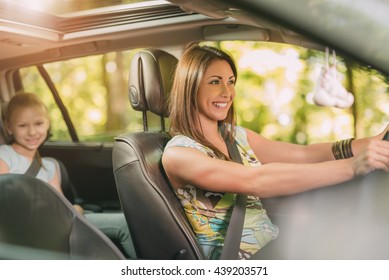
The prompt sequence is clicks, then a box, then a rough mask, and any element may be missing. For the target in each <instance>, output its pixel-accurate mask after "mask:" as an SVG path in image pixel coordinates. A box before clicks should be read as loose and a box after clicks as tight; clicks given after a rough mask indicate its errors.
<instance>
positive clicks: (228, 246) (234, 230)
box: [220, 139, 247, 260]
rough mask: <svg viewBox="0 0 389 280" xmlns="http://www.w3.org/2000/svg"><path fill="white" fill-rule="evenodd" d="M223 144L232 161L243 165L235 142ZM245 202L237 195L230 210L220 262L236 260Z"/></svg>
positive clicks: (245, 197)
mask: <svg viewBox="0 0 389 280" xmlns="http://www.w3.org/2000/svg"><path fill="white" fill-rule="evenodd" d="M225 143H226V145H227V149H228V152H229V154H230V157H231V158H232V160H233V161H235V162H237V163H241V164H243V162H242V158H241V157H240V153H239V150H238V147H237V145H236V142H235V141H234V142H233V143H231V142H230V141H229V140H227V139H225ZM246 202H247V196H246V195H242V194H237V196H236V202H235V206H234V209H233V210H232V214H231V219H230V223H229V226H228V229H227V233H226V237H225V239H224V246H223V250H222V253H221V256H220V259H221V260H236V259H238V253H239V248H240V242H241V239H242V230H243V224H244V217H245V213H246Z"/></svg>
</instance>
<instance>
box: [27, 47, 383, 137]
mask: <svg viewBox="0 0 389 280" xmlns="http://www.w3.org/2000/svg"><path fill="white" fill-rule="evenodd" d="M203 44H208V45H217V46H218V47H221V48H223V49H225V50H227V51H229V52H230V53H231V54H232V55H233V56H234V58H235V59H236V61H237V65H238V70H239V77H238V83H237V85H236V91H237V93H238V94H237V97H236V101H235V104H236V107H237V117H238V123H239V124H240V125H242V126H245V127H248V128H250V129H252V130H254V131H257V132H260V133H261V134H262V135H263V136H265V137H268V138H271V139H275V140H282V141H289V142H292V143H299V144H307V143H313V142H318V141H334V140H335V139H342V138H348V137H354V136H357V137H364V136H367V135H372V134H375V133H377V132H378V131H380V130H381V129H382V127H381V125H380V124H382V125H384V124H385V123H387V122H388V121H389V119H388V116H389V114H388V113H389V112H388V109H387V108H389V106H387V105H388V104H389V96H388V94H387V91H388V90H387V84H386V80H385V76H383V75H381V74H380V73H379V72H377V71H374V70H372V69H370V68H369V67H367V66H362V65H359V64H356V63H355V62H354V61H351V60H346V59H344V58H342V57H341V56H339V55H338V56H336V58H337V59H336V65H337V69H338V78H339V80H340V81H341V82H342V84H343V85H344V86H345V87H346V88H347V89H348V90H349V91H351V92H353V94H354V97H355V103H354V105H353V106H352V107H351V108H349V109H338V108H330V107H318V106H317V105H315V104H314V103H313V101H312V98H313V94H314V91H315V86H316V84H317V79H318V76H319V73H320V71H321V67H322V66H323V65H324V64H325V63H326V61H325V54H324V53H323V52H321V51H315V50H311V49H306V48H303V47H297V46H292V45H288V44H281V43H269V42H250V41H223V42H203ZM135 51H136V50H129V51H123V52H112V53H106V54H103V55H93V56H88V57H83V58H76V59H71V60H66V61H60V62H53V63H47V64H45V65H44V68H45V69H46V71H47V72H48V74H49V76H50V78H51V80H52V82H53V83H54V85H55V87H56V89H57V91H58V92H59V95H60V97H61V99H62V101H63V103H64V104H65V106H66V108H67V110H68V113H69V114H70V118H71V119H72V121H73V125H74V127H75V129H76V132H77V135H78V138H79V140H80V141H98V142H113V140H114V137H115V136H117V135H119V134H122V133H125V132H131V131H140V130H143V126H142V123H143V122H142V114H141V113H140V112H136V111H134V110H133V109H132V108H131V106H130V104H129V102H128V95H127V91H128V89H127V83H128V68H129V62H130V60H131V57H132V55H133V54H134V53H135ZM21 77H22V81H23V86H24V89H25V90H26V91H31V92H36V93H38V94H40V95H41V96H42V98H43V99H44V101H45V102H46V104H47V105H48V107H49V110H50V116H51V120H52V127H51V130H52V131H51V132H52V137H51V138H50V140H51V141H71V138H70V135H69V132H68V128H67V126H66V124H65V122H64V121H63V118H62V115H61V112H60V110H59V108H58V106H57V105H56V104H55V102H54V99H53V96H52V93H51V92H50V90H49V88H48V87H47V85H46V82H45V81H44V79H43V78H42V77H41V76H40V74H39V72H38V70H37V68H36V67H26V68H23V69H21ZM148 118H149V126H150V129H151V130H156V129H159V128H160V122H159V118H157V117H156V116H154V115H153V114H149V115H148Z"/></svg>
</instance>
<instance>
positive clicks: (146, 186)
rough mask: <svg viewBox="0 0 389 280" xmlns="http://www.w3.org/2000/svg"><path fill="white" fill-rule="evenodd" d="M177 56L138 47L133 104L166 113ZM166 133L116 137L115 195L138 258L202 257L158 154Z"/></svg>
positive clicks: (132, 69) (133, 65) (132, 74)
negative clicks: (139, 49) (116, 192)
mask: <svg viewBox="0 0 389 280" xmlns="http://www.w3.org/2000/svg"><path fill="white" fill-rule="evenodd" d="M176 63H177V59H176V58H175V57H174V56H172V55H170V54H168V53H166V52H164V51H161V50H153V49H149V50H144V51H140V52H139V53H138V54H136V55H135V56H134V58H133V61H132V63H131V67H130V81H129V88H130V89H129V92H130V96H129V97H130V102H131V105H132V106H133V108H134V109H135V110H138V111H143V112H145V111H151V112H152V113H154V114H157V115H159V116H167V115H168V112H167V111H166V110H167V107H166V98H167V96H168V94H169V92H170V89H171V83H172V78H173V73H174V69H175V65H176ZM169 139H170V136H169V135H168V134H167V133H166V132H164V131H161V132H149V131H143V132H136V133H128V134H125V135H121V136H119V137H117V138H116V142H115V144H114V147H113V169H114V176H115V180H116V186H117V189H118V193H119V199H120V202H121V204H122V208H123V212H124V215H125V217H126V220H127V224H128V226H129V229H130V232H131V235H132V240H133V242H134V247H135V250H136V253H137V256H138V257H139V258H141V259H204V255H203V252H202V250H201V248H200V247H199V245H198V243H197V240H196V238H195V236H194V234H193V230H192V228H191V227H190V224H189V222H188V220H187V218H186V215H185V213H184V211H183V207H182V206H181V203H180V201H179V200H178V198H177V197H176V195H175V194H174V192H173V190H172V188H171V186H170V185H169V183H168V180H167V178H166V175H165V173H164V171H163V167H162V164H161V156H162V153H163V149H164V147H165V145H166V143H167V142H168V141H169Z"/></svg>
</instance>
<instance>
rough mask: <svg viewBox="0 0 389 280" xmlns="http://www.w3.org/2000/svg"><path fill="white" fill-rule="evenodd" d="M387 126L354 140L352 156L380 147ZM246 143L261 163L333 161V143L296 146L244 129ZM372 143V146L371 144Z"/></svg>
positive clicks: (388, 127)
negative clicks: (374, 133)
mask: <svg viewBox="0 0 389 280" xmlns="http://www.w3.org/2000/svg"><path fill="white" fill-rule="evenodd" d="M388 129H389V125H387V127H386V128H385V129H384V130H383V131H382V132H381V133H379V134H377V135H376V136H372V137H366V138H360V139H355V140H354V141H352V143H351V147H352V152H353V155H354V156H358V155H359V154H360V153H362V152H363V151H364V150H365V149H366V147H368V146H369V145H371V146H380V145H381V144H380V143H375V142H377V141H379V142H381V140H382V138H383V137H384V135H385V133H386V131H387V130H388ZM246 132H247V137H248V141H249V143H250V146H251V148H252V149H253V151H254V153H255V154H256V155H257V157H258V158H259V160H260V161H261V162H262V163H270V162H285V163H288V162H289V163H314V162H323V161H329V160H334V159H335V157H334V155H333V153H332V144H333V143H318V144H310V145H297V144H291V143H285V142H279V141H273V140H269V139H266V138H264V137H262V136H261V135H259V134H257V133H255V132H253V131H251V130H249V129H246ZM371 142H373V144H371Z"/></svg>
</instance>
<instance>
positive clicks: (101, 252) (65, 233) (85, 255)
mask: <svg viewBox="0 0 389 280" xmlns="http://www.w3.org/2000/svg"><path fill="white" fill-rule="evenodd" d="M0 211H1V213H3V214H2V215H1V216H0V224H1V235H0V249H1V250H0V259H89V260H98V259H100V260H101V259H102V260H124V259H125V257H124V256H123V254H122V253H121V252H120V251H119V249H118V248H117V247H116V246H115V245H114V244H113V243H112V241H111V240H110V239H109V238H108V237H106V236H105V235H104V234H103V233H102V232H100V231H99V230H98V229H96V228H95V227H94V226H92V225H91V224H90V223H89V222H88V221H87V220H86V219H85V217H83V216H82V215H80V214H79V213H77V212H76V210H75V209H74V208H73V206H72V205H71V204H70V202H69V201H68V200H67V199H65V198H64V197H63V196H61V195H59V194H58V193H57V192H56V191H55V190H54V189H53V188H51V187H50V186H48V185H47V184H46V183H45V182H43V181H41V180H38V179H36V178H35V177H32V176H29V175H25V174H4V175H2V176H0ZM5 213H7V214H5ZM26 249H28V250H27V251H26Z"/></svg>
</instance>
